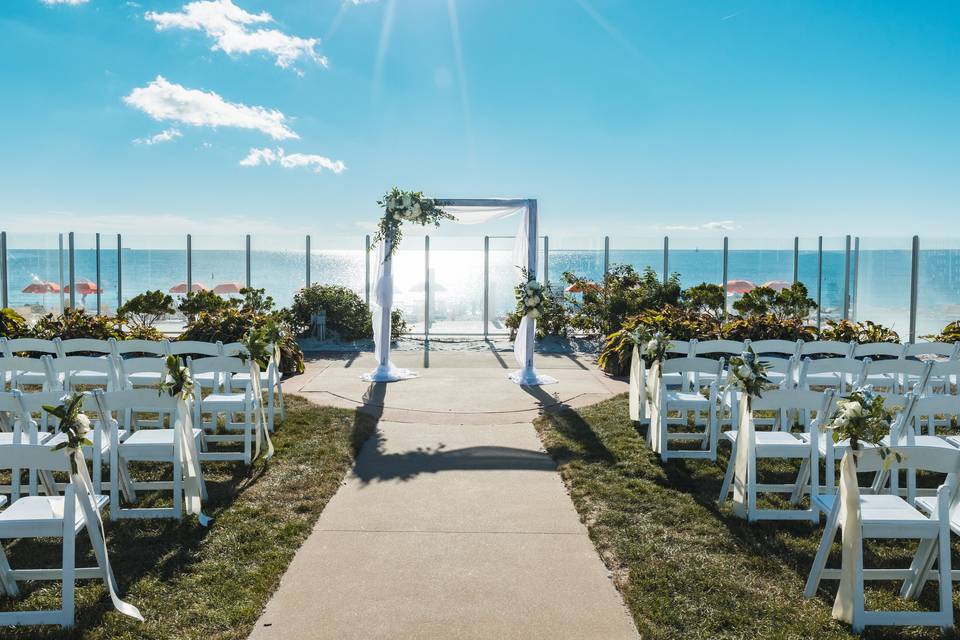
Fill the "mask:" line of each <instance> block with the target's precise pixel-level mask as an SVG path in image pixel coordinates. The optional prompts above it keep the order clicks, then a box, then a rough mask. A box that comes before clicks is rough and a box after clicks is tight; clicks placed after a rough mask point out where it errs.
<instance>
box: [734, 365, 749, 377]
mask: <svg viewBox="0 0 960 640" xmlns="http://www.w3.org/2000/svg"><path fill="white" fill-rule="evenodd" d="M737 375H739V376H740V377H741V378H749V377H750V376H752V375H753V371H751V369H750V367H748V366H747V365H745V364H742V365H740V366H739V367H738V368H737Z"/></svg>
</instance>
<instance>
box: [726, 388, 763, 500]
mask: <svg viewBox="0 0 960 640" xmlns="http://www.w3.org/2000/svg"><path fill="white" fill-rule="evenodd" d="M739 422H740V424H739V426H738V427H737V444H736V446H737V453H736V457H735V458H734V461H733V503H732V505H731V506H732V508H733V513H734V514H736V515H737V516H739V517H741V518H747V519H749V514H750V507H751V505H750V492H749V490H748V489H749V486H750V476H751V473H754V470H753V469H752V468H751V467H752V466H753V465H754V456H753V452H754V450H755V449H756V448H757V433H756V427H755V426H754V424H753V411H752V409H751V406H750V396H748V395H747V394H743V398H741V402H740V421H739Z"/></svg>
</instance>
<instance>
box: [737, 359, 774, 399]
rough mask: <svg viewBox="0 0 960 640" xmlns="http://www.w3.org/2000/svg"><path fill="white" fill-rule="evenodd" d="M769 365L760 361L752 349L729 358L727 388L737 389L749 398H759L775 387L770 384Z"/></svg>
mask: <svg viewBox="0 0 960 640" xmlns="http://www.w3.org/2000/svg"><path fill="white" fill-rule="evenodd" d="M769 369H770V365H769V363H766V362H763V361H761V360H760V359H759V358H758V357H757V354H756V352H754V350H753V348H752V347H747V350H746V351H744V352H743V353H741V354H740V355H739V356H733V357H732V358H730V376H729V378H728V379H727V387H728V388H737V389H739V390H740V391H742V392H744V393H745V394H746V395H747V399H748V401H749V398H759V397H761V396H762V395H763V392H764V391H766V390H767V389H772V388H773V387H775V386H776V385H774V384H772V383H771V382H770V378H768V377H767V371H768V370H769Z"/></svg>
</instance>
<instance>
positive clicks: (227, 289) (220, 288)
mask: <svg viewBox="0 0 960 640" xmlns="http://www.w3.org/2000/svg"><path fill="white" fill-rule="evenodd" d="M241 289H243V285H242V284H240V283H239V282H221V283H220V284H218V285H217V286H215V287H214V288H213V292H214V293H240V290H241Z"/></svg>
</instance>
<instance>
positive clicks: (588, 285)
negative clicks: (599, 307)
mask: <svg viewBox="0 0 960 640" xmlns="http://www.w3.org/2000/svg"><path fill="white" fill-rule="evenodd" d="M599 289H600V285H598V284H597V283H596V282H584V283H583V286H582V287H581V286H580V285H579V284H571V285H570V286H568V287H567V288H566V289H564V291H566V292H567V293H586V292H587V291H597V290H599Z"/></svg>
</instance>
